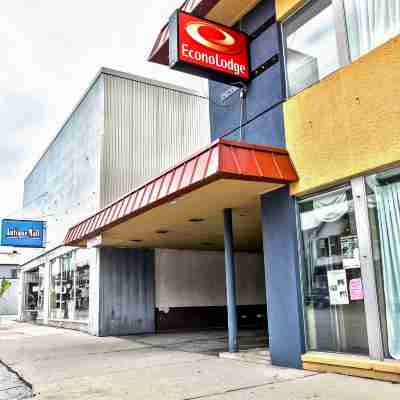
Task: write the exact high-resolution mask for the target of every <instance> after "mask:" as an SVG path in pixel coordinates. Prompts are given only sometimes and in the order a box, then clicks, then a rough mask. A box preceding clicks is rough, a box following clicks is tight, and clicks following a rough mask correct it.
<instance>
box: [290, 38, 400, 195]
mask: <svg viewBox="0 0 400 400" xmlns="http://www.w3.org/2000/svg"><path fill="white" fill-rule="evenodd" d="M398 82H400V36H398V37H397V38H395V39H393V40H391V41H390V42H388V43H386V44H385V45H383V46H381V47H380V48H378V49H376V50H374V51H372V52H371V53H369V54H367V55H366V56H364V57H362V58H361V59H359V60H358V61H356V62H354V63H353V64H351V65H348V66H346V67H344V68H342V69H340V70H338V71H336V72H335V73H333V74H332V75H330V76H328V77H327V78H325V79H324V80H322V81H321V82H320V83H318V84H316V85H314V86H312V87H310V88H308V89H306V90H305V91H303V92H301V93H300V94H298V95H297V96H295V97H292V98H291V99H289V100H288V101H287V102H286V103H285V104H284V114H285V129H286V142H287V147H288V150H289V153H290V156H291V159H292V160H293V162H294V164H295V167H296V170H297V173H298V174H299V177H300V180H299V182H298V183H295V184H293V185H292V186H291V193H292V194H293V195H299V194H304V193H307V192H311V191H315V190H316V189H319V188H322V187H325V186H327V185H332V184H334V183H339V182H341V181H343V180H346V179H348V178H350V177H352V176H356V175H360V174H362V173H365V172H368V171H373V170H376V169H378V168H380V167H383V166H389V165H392V164H394V163H397V162H399V161H400V102H399V98H400V85H399V84H398Z"/></svg>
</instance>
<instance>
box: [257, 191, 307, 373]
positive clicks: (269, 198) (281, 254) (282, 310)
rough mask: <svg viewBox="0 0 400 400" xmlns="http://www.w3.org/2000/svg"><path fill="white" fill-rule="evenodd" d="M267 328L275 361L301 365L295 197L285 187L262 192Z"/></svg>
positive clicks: (301, 334) (300, 305) (300, 298)
mask: <svg viewBox="0 0 400 400" xmlns="http://www.w3.org/2000/svg"><path fill="white" fill-rule="evenodd" d="M261 212H262V230H263V247H264V268H265V279H266V289H267V308H268V330H269V344H270V353H271V361H272V364H273V365H278V366H282V367H292V368H301V367H302V362H301V354H302V353H304V351H305V341H304V324H303V304H302V296H301V290H300V287H301V286H300V270H299V268H300V267H299V265H300V263H299V254H298V241H297V225H296V207H295V200H294V199H293V198H292V197H290V194H289V189H288V188H287V187H284V188H282V189H278V190H275V191H273V192H270V193H266V194H264V195H262V196H261Z"/></svg>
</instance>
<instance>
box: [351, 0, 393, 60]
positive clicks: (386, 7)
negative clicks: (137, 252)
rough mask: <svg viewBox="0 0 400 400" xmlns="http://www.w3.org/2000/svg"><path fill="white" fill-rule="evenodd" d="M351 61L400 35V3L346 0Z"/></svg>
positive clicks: (391, 0)
mask: <svg viewBox="0 0 400 400" xmlns="http://www.w3.org/2000/svg"><path fill="white" fill-rule="evenodd" d="M344 6H345V14H346V24H347V32H348V36H349V46H350V52H351V58H352V60H355V59H357V58H358V57H361V56H362V55H364V54H366V53H368V52H369V51H371V50H373V49H374V48H376V47H378V46H380V45H381V44H383V43H385V42H386V41H388V40H389V39H391V38H392V37H394V36H396V35H398V34H399V33H400V0H344Z"/></svg>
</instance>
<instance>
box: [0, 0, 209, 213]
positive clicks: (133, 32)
mask: <svg viewBox="0 0 400 400" xmlns="http://www.w3.org/2000/svg"><path fill="white" fill-rule="evenodd" d="M182 2H183V1H182V0H129V1H128V0H112V1H104V0H96V1H94V0H80V1H78V0H68V1H67V0H4V1H3V2H2V7H1V8H2V9H1V13H0V49H1V51H2V56H1V72H2V73H1V74H0V93H1V96H0V132H1V142H0V184H1V186H0V219H1V218H4V217H7V216H9V215H10V214H12V213H13V212H14V211H15V210H18V209H19V208H20V207H21V206H22V192H23V179H24V177H25V176H26V175H27V173H28V172H29V171H30V170H31V169H32V167H33V165H34V164H35V162H36V161H37V159H38V158H39V157H40V155H41V154H42V152H43V151H44V149H45V148H46V146H47V145H48V144H49V142H50V141H51V139H52V138H53V137H54V136H55V135H56V134H57V131H58V129H59V128H60V127H61V125H62V123H63V122H64V120H65V119H66V117H67V116H68V114H69V113H70V112H71V110H72V108H73V106H74V105H75V103H76V102H77V101H78V100H79V98H80V96H81V95H82V94H83V92H84V90H85V89H86V88H87V87H88V85H89V83H90V81H91V80H92V79H93V78H94V76H95V74H96V72H97V71H98V70H99V68H100V67H103V66H104V67H109V68H113V69H118V70H122V71H126V72H130V73H134V74H138V75H143V76H146V77H150V78H156V79H158V80H163V81H167V82H171V83H175V84H179V85H182V86H186V87H188V88H192V89H196V90H198V91H204V89H205V81H204V80H201V79H197V78H194V77H190V76H188V75H184V74H181V73H178V72H173V71H169V70H168V68H167V67H163V66H158V65H156V64H152V63H147V62H146V59H147V56H148V54H149V51H150V50H151V48H152V45H153V43H154V41H155V39H156V37H157V34H158V32H159V30H160V29H161V27H162V26H163V25H164V24H165V23H166V22H167V20H168V17H169V15H170V14H171V13H172V12H173V10H174V9H175V8H177V7H178V6H179V5H180V4H181V3H182Z"/></svg>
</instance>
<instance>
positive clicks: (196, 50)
mask: <svg viewBox="0 0 400 400" xmlns="http://www.w3.org/2000/svg"><path fill="white" fill-rule="evenodd" d="M173 22H174V24H175V29H176V33H175V35H176V36H175V40H172V41H171V42H172V44H171V45H172V46H174V47H175V48H176V47H177V54H176V56H175V57H172V59H173V61H174V62H173V65H172V67H173V68H174V67H176V64H179V65H178V67H179V68H176V69H180V70H182V71H185V69H184V67H183V65H184V64H191V66H196V67H198V68H199V70H201V71H202V72H200V73H198V75H201V76H206V77H210V78H211V79H212V78H213V77H216V79H217V80H218V74H223V75H224V76H225V77H228V78H222V79H221V80H223V81H226V80H227V79H228V80H230V81H231V82H234V81H235V79H236V81H247V80H249V78H250V66H249V50H248V44H249V39H248V36H247V35H246V34H245V33H242V32H239V31H236V30H233V29H231V28H228V27H225V26H223V25H219V24H216V23H213V22H210V21H207V20H204V19H201V18H197V17H194V16H192V15H190V14H187V13H184V12H178V13H177V14H176V15H175V18H174V21H173ZM170 52H171V50H170ZM174 52H175V49H172V53H174ZM172 55H174V54H172ZM204 70H211V71H213V72H214V73H213V74H211V75H210V76H207V74H206V73H204ZM187 72H189V73H194V72H195V70H193V68H191V69H190V70H187ZM215 72H216V73H217V74H215ZM232 78H233V79H232Z"/></svg>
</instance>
